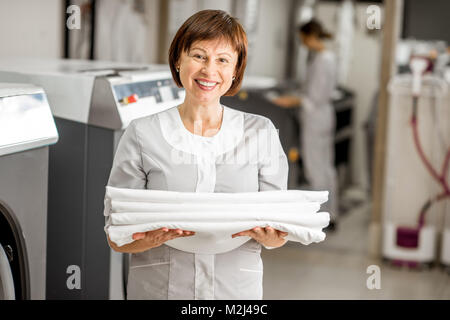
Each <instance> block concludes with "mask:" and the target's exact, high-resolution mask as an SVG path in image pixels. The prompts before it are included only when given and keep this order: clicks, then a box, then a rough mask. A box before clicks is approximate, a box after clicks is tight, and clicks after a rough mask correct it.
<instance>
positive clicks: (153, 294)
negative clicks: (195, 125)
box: [105, 106, 288, 299]
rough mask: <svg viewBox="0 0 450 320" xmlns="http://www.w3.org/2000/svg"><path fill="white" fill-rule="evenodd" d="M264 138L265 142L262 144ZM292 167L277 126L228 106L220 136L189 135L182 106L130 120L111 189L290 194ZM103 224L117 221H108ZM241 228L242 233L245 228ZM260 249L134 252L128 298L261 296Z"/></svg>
mask: <svg viewBox="0 0 450 320" xmlns="http://www.w3.org/2000/svg"><path fill="white" fill-rule="evenodd" d="M258 137H260V139H258ZM287 177H288V163H287V158H286V154H285V153H284V151H283V148H282V146H281V143H280V141H279V137H278V134H277V131H276V129H275V127H274V126H273V123H272V122H271V121H270V120H269V119H267V118H265V117H262V116H259V115H254V114H249V113H244V112H240V111H237V110H234V109H231V108H228V107H226V106H223V120H222V125H221V128H220V130H219V132H218V133H217V134H216V135H215V136H213V137H203V136H199V135H195V134H193V133H191V132H190V131H188V130H187V129H186V128H185V127H184V124H183V122H182V120H181V117H180V114H179V112H178V108H176V107H174V108H171V109H168V110H166V111H163V112H160V113H157V114H153V115H150V116H148V117H144V118H140V119H137V120H134V121H132V122H131V124H130V125H129V126H128V128H127V129H126V131H125V132H124V134H123V136H122V138H121V140H120V142H119V145H118V148H117V151H116V154H115V157H114V162H113V166H112V169H111V174H110V177H109V181H108V186H111V187H116V188H129V189H149V190H163V191H179V192H210V193H216V192H217V193H237V192H257V191H269V190H286V188H287ZM105 222H106V224H105V227H106V228H108V226H110V225H111V224H112V221H111V216H107V217H106V221H105ZM242 231H243V230H242ZM260 252H261V245H260V244H259V243H258V242H256V241H255V240H253V239H252V240H249V241H247V242H245V243H244V244H243V245H241V246H240V247H238V248H236V249H233V250H231V251H228V252H225V253H220V254H195V253H190V252H185V251H181V250H178V249H175V248H172V247H169V246H168V245H166V244H163V245H161V246H159V247H157V248H152V249H150V250H147V251H145V252H141V253H135V254H131V260H130V268H129V273H128V282H127V298H128V299H262V294H263V291H262V272H263V266H262V261H261V256H260Z"/></svg>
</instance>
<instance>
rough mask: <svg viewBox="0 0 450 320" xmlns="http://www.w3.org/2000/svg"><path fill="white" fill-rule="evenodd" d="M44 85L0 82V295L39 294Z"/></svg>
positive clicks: (43, 237) (53, 137) (52, 137)
mask: <svg viewBox="0 0 450 320" xmlns="http://www.w3.org/2000/svg"><path fill="white" fill-rule="evenodd" d="M57 140H58V132H57V130H56V127H55V123H54V121H53V117H52V114H51V111H50V107H49V105H48V101H47V97H46V94H45V92H44V90H43V89H42V88H40V87H36V86H34V85H27V84H17V83H0V300H3V299H8V300H10V299H45V278H46V251H47V250H46V244H47V182H48V155H49V145H51V144H54V143H56V142H57Z"/></svg>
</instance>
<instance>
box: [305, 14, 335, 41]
mask: <svg viewBox="0 0 450 320" xmlns="http://www.w3.org/2000/svg"><path fill="white" fill-rule="evenodd" d="M298 31H299V32H301V33H303V34H304V35H306V36H310V35H315V36H317V37H318V38H319V39H331V38H332V37H333V36H332V35H331V33H329V32H327V31H325V29H324V28H323V27H322V24H321V23H320V22H319V21H317V20H315V19H312V20H311V21H309V22H308V23H305V24H303V25H301V26H299V27H298Z"/></svg>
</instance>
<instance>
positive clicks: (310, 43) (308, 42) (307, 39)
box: [300, 32, 317, 49]
mask: <svg viewBox="0 0 450 320" xmlns="http://www.w3.org/2000/svg"><path fill="white" fill-rule="evenodd" d="M300 40H301V42H302V43H303V44H304V45H305V46H306V47H307V48H309V49H311V48H313V47H314V45H315V43H316V41H317V37H316V36H314V35H306V34H304V33H303V32H300Z"/></svg>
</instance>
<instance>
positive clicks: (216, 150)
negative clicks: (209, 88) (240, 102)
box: [158, 105, 244, 156]
mask: <svg viewBox="0 0 450 320" xmlns="http://www.w3.org/2000/svg"><path fill="white" fill-rule="evenodd" d="M222 107H223V117H222V125H221V127H220V130H219V131H218V132H217V133H216V134H215V135H214V136H212V137H203V136H200V135H197V134H193V133H192V132H190V131H189V130H187V129H186V127H185V126H184V124H183V121H182V120H181V117H180V113H179V112H178V108H177V107H173V108H170V109H168V110H166V111H163V112H160V113H158V117H159V122H160V126H161V131H162V134H163V137H164V139H165V140H166V141H167V142H168V143H169V144H170V145H171V146H172V147H173V148H175V149H177V150H180V151H183V152H187V153H191V154H194V155H197V156H206V153H205V152H207V151H209V152H210V153H212V155H214V156H218V155H221V154H223V153H226V152H228V151H230V150H232V149H234V148H235V147H236V146H237V145H238V143H239V142H240V141H241V139H242V137H243V134H244V115H243V113H242V112H240V111H237V110H234V109H231V108H228V107H226V106H223V105H222Z"/></svg>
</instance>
